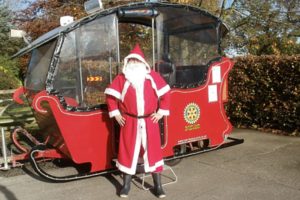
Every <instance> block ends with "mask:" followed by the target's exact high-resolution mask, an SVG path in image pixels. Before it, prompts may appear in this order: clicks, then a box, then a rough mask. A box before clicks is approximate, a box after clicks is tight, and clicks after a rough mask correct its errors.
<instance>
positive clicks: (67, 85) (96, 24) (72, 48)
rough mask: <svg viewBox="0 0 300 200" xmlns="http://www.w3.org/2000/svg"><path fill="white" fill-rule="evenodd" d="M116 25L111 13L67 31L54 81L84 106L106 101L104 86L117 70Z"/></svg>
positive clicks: (60, 88)
mask: <svg viewBox="0 0 300 200" xmlns="http://www.w3.org/2000/svg"><path fill="white" fill-rule="evenodd" d="M116 27H117V20H116V16H115V15H109V16H106V17H102V18H99V19H96V20H94V21H91V22H89V23H87V24H85V25H83V26H81V27H80V28H78V29H76V30H75V31H72V32H69V33H68V34H66V36H65V39H64V43H63V45H62V49H61V53H60V57H59V63H58V66H57V68H56V71H55V78H54V81H53V87H54V88H55V89H56V90H57V91H58V92H59V94H60V95H62V96H64V97H69V98H72V99H73V100H75V101H76V102H77V104H78V106H81V107H87V106H95V105H99V104H104V103H105V95H104V90H105V88H106V87H107V86H108V84H109V83H110V82H111V79H112V77H114V76H115V75H116V73H117V60H118V58H117V55H118V54H117V53H118V47H117V29H116ZM110 72H111V73H110Z"/></svg>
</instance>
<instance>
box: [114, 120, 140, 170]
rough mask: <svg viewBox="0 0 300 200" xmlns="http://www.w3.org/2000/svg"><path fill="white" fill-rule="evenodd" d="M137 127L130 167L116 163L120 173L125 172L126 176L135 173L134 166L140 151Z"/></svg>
mask: <svg viewBox="0 0 300 200" xmlns="http://www.w3.org/2000/svg"><path fill="white" fill-rule="evenodd" d="M139 126H140V124H139V123H137V133H136V138H135V146H134V152H133V158H132V163H131V167H130V168H128V167H126V166H124V165H122V164H120V163H119V162H118V161H117V162H116V166H117V167H118V168H119V170H120V171H122V172H125V173H127V174H131V175H133V174H135V172H136V166H137V162H138V157H139V154H140V149H141V142H142V138H141V137H142V136H141V134H140V132H139Z"/></svg>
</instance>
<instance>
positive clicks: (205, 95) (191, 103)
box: [164, 58, 233, 156]
mask: <svg viewBox="0 0 300 200" xmlns="http://www.w3.org/2000/svg"><path fill="white" fill-rule="evenodd" d="M232 66H233V63H232V62H231V61H230V60H229V59H227V58H223V59H222V61H221V62H217V63H213V65H212V66H210V67H209V70H208V75H207V76H208V77H207V81H206V83H205V84H204V85H202V86H200V87H198V88H193V89H172V90H171V107H170V116H169V117H168V118H167V119H166V123H167V124H166V133H167V136H166V138H167V144H166V146H165V147H164V156H170V155H172V151H173V150H172V149H173V147H174V146H176V145H178V144H183V143H188V142H192V141H197V140H202V139H209V141H210V146H216V145H219V144H222V142H223V141H224V137H225V134H229V133H230V132H231V130H232V125H231V124H230V122H229V121H228V119H227V116H226V113H225V110H224V105H223V103H224V102H223V100H222V92H224V91H223V90H222V89H223V87H225V86H226V82H225V80H227V77H228V73H229V71H230V69H231V68H232ZM213 71H214V72H213ZM224 83H225V85H224ZM209 88H210V89H209ZM227 89H228V88H224V90H227ZM214 92H216V93H215V94H214ZM215 98H216V99H215ZM209 99H211V101H209ZM214 99H215V100H214Z"/></svg>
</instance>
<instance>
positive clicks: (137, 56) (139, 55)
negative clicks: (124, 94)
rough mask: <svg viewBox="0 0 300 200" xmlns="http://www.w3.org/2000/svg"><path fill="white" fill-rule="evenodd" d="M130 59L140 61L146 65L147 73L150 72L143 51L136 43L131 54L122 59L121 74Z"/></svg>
mask: <svg viewBox="0 0 300 200" xmlns="http://www.w3.org/2000/svg"><path fill="white" fill-rule="evenodd" d="M131 58H135V59H137V60H139V61H141V62H142V63H144V64H145V65H146V69H147V71H148V72H150V70H151V68H150V65H149V64H148V63H147V62H146V60H145V55H144V53H143V51H142V50H141V48H140V45H139V44H138V43H137V44H136V45H135V47H134V48H133V49H132V50H131V52H130V53H129V55H128V56H126V57H125V58H124V66H123V72H124V70H125V68H126V65H127V63H128V61H129V60H130V59H131Z"/></svg>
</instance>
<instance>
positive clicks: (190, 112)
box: [184, 103, 200, 124]
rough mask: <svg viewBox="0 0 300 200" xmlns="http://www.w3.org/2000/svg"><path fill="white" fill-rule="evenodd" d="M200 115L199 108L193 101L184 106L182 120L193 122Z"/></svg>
mask: <svg viewBox="0 0 300 200" xmlns="http://www.w3.org/2000/svg"><path fill="white" fill-rule="evenodd" d="M199 117H200V108H199V106H198V105H197V104H195V103H189V104H188V105H187V106H186V107H185V108H184V120H185V121H186V122H187V123H189V124H194V123H195V122H196V121H197V120H198V119H199Z"/></svg>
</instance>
